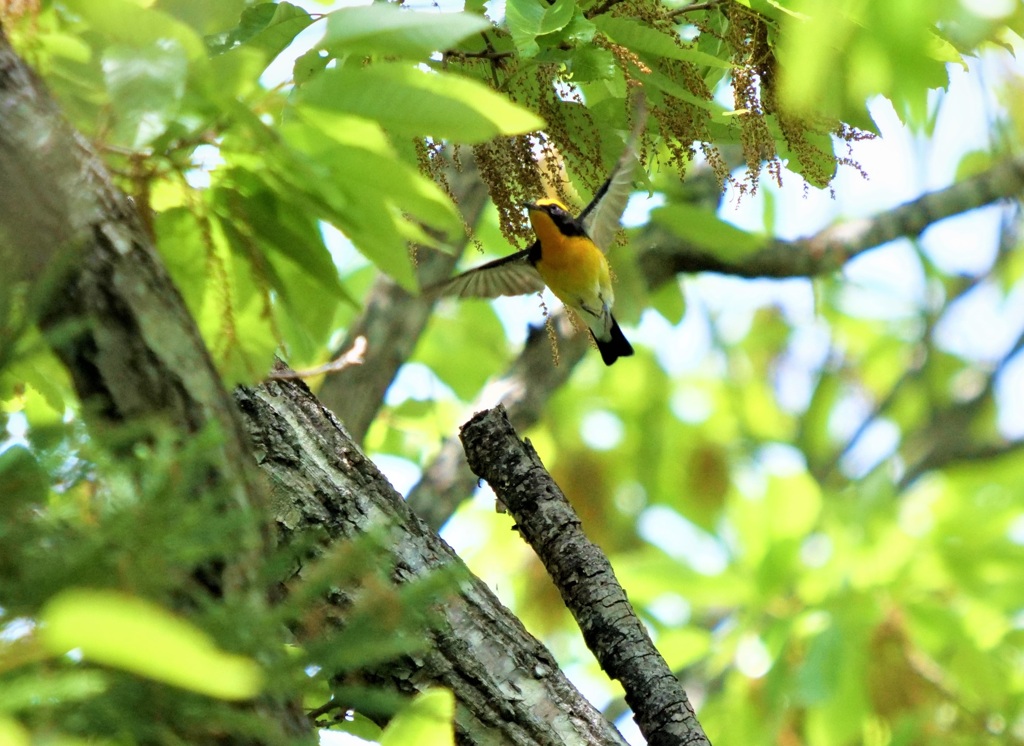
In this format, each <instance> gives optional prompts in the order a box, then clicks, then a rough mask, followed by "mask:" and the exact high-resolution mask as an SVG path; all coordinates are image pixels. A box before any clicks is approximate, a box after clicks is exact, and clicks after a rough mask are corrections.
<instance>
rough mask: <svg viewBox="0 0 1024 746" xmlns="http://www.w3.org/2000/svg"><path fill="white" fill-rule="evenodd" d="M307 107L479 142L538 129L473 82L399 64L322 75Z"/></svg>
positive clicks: (392, 128)
mask: <svg viewBox="0 0 1024 746" xmlns="http://www.w3.org/2000/svg"><path fill="white" fill-rule="evenodd" d="M300 100H301V101H303V102H304V103H305V104H307V105H310V106H316V107H320V108H324V109H327V110H330V111H342V112H347V113H349V114H355V115H357V116H361V117H366V118H369V119H375V120H377V121H378V122H380V124H381V126H382V127H384V129H385V130H387V131H388V132H393V133H395V134H397V135H405V136H423V135H427V136H430V137H439V138H445V139H450V140H454V141H457V142H469V143H475V142H482V141H484V140H487V139H489V138H491V137H494V136H495V135H502V134H504V135H512V134H519V133H523V132H530V131H532V130H536V129H539V128H540V127H542V126H543V121H542V120H541V119H540V118H538V117H537V116H536V115H535V114H532V113H531V112H529V111H527V110H526V109H523V108H522V107H520V106H517V105H516V104H513V103H511V102H510V101H509V100H508V98H506V97H505V96H501V95H499V94H497V93H495V92H494V91H492V90H491V89H489V88H487V87H486V86H484V85H483V84H482V83H478V82H476V81H475V80H470V79H469V78H464V77H462V76H459V75H455V74H452V73H444V72H428V71H425V70H421V69H419V68H417V67H412V66H408V65H403V64H399V63H379V64H376V65H370V66H369V67H366V68H354V67H350V66H346V67H344V68H341V69H334V70H326V71H325V72H324V74H323V75H321V76H319V77H317V78H315V79H314V80H313V81H311V82H310V83H309V84H307V85H306V86H305V87H304V88H303V89H302V91H301V93H300Z"/></svg>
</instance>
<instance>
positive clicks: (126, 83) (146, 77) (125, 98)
mask: <svg viewBox="0 0 1024 746" xmlns="http://www.w3.org/2000/svg"><path fill="white" fill-rule="evenodd" d="M102 64H103V75H104V78H105V79H106V82H107V88H108V89H109V90H110V100H111V104H112V106H113V108H114V111H115V112H116V114H117V117H118V118H117V121H116V127H115V138H116V139H117V140H118V141H119V142H121V143H122V144H124V145H126V146H128V147H129V148H133V149H134V148H141V147H143V146H145V145H148V144H149V143H150V142H152V141H153V140H155V139H156V138H157V137H159V136H160V135H162V134H163V133H164V132H165V131H166V130H167V127H168V125H169V124H170V122H171V121H172V119H173V118H174V116H175V115H176V114H177V113H178V107H179V105H180V103H181V99H182V97H183V96H184V95H185V77H186V75H187V74H188V58H187V56H186V52H185V50H184V48H183V47H182V46H181V44H179V43H178V42H177V41H175V40H174V39H166V40H161V41H160V42H158V43H156V44H153V45H146V46H135V45H128V44H117V45H112V46H109V47H107V48H106V49H105V50H104V52H103V62H102Z"/></svg>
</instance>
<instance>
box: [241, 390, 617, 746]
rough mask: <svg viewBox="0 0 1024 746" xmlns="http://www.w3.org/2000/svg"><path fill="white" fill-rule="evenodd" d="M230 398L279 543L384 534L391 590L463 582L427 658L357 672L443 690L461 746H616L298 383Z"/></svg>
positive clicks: (610, 732) (509, 617)
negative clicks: (455, 578) (443, 580)
mask: <svg viewBox="0 0 1024 746" xmlns="http://www.w3.org/2000/svg"><path fill="white" fill-rule="evenodd" d="M236 399H237V401H238V404H239V407H240V409H241V411H242V413H243V415H244V417H245V421H246V424H247V425H248V428H249V434H250V436H251V438H252V440H253V443H254V446H255V450H256V453H257V454H258V460H259V462H260V466H261V468H262V469H263V470H264V471H265V472H266V473H267V475H268V476H269V478H270V481H271V483H272V485H273V504H274V506H275V514H276V519H277V522H278V527H279V535H280V537H281V540H282V541H284V542H294V541H302V540H303V539H304V538H305V537H306V535H307V534H308V533H309V532H322V531H324V530H326V531H327V533H328V535H329V536H330V538H331V539H332V540H338V541H341V540H345V539H349V538H353V537H355V536H358V535H360V534H363V533H366V532H368V531H372V530H375V529H380V528H381V527H383V526H387V527H389V537H390V542H389V547H388V551H389V557H388V558H387V562H386V563H385V564H389V563H391V564H393V566H394V568H395V569H394V575H393V578H394V580H395V582H397V583H406V582H412V581H415V580H417V579H421V578H422V577H423V576H424V575H425V574H427V573H430V572H432V571H436V570H441V569H452V568H453V567H454V568H459V569H461V572H462V573H464V575H465V577H467V578H468V580H467V582H466V583H464V584H463V585H462V587H461V589H460V590H459V592H458V593H457V595H455V596H454V597H453V598H451V599H450V600H448V601H447V602H446V603H445V604H443V605H442V606H440V607H439V608H437V609H436V611H437V613H438V614H439V615H440V616H441V619H442V622H441V623H440V625H439V626H438V628H437V629H436V630H435V631H433V632H431V633H429V634H430V639H429V646H428V648H429V649H428V651H427V652H426V653H425V654H423V655H421V656H415V657H412V656H407V657H404V658H401V659H399V660H396V661H392V662H390V663H387V664H385V665H382V666H378V667H375V668H373V669H372V670H370V671H367V672H364V674H365V675H366V676H368V677H369V680H371V681H375V682H385V683H387V684H388V685H389V686H390V687H393V688H395V689H397V690H399V691H406V692H411V691H417V690H422V689H425V688H426V687H428V686H430V685H437V684H440V685H442V686H446V687H448V688H450V689H451V690H452V691H453V692H454V693H455V696H456V700H457V702H458V711H457V714H456V720H457V723H456V727H457V735H458V740H459V743H461V744H523V745H524V746H525V745H526V744H551V745H554V744H623V743H624V741H623V740H622V738H621V736H620V735H619V734H618V732H617V731H616V730H615V728H614V726H612V725H611V724H610V723H608V722H607V721H606V720H604V718H602V717H601V714H600V713H599V712H598V711H597V710H595V709H594V708H593V706H592V705H590V703H588V702H587V701H586V700H585V699H583V698H582V697H581V696H580V695H579V693H578V692H577V691H576V690H575V688H574V687H573V686H572V685H571V684H570V683H569V682H568V680H567V679H566V678H565V676H564V675H563V674H562V672H561V671H560V670H559V668H558V664H557V663H555V661H554V660H553V659H552V657H551V654H550V653H549V652H548V651H547V649H546V648H544V646H543V645H541V644H540V643H539V642H537V640H535V639H534V638H533V637H531V636H530V635H529V634H528V633H527V632H526V630H525V629H524V628H523V626H522V624H521V623H520V621H519V620H518V618H516V617H515V616H514V615H513V614H511V613H510V612H509V611H508V610H507V609H505V608H504V607H503V606H502V605H501V603H500V602H499V601H498V600H497V598H496V597H495V596H494V594H493V593H491V591H490V589H488V588H487V586H485V585H484V584H483V583H481V582H480V581H479V580H477V579H475V578H472V577H471V576H470V575H469V572H468V570H465V568H464V566H463V565H462V562H461V560H459V558H458V557H457V556H456V555H455V553H454V552H453V551H452V550H451V548H450V547H449V546H448V545H447V544H445V543H444V541H442V540H441V539H440V538H439V537H438V536H437V535H436V534H434V533H433V532H432V531H430V530H429V529H428V528H427V527H426V526H425V525H424V524H423V523H422V521H420V520H419V519H417V518H416V516H415V515H413V514H412V512H411V511H410V510H409V509H408V507H407V506H406V504H405V501H404V500H402V496H401V495H399V494H398V493H397V492H395V491H394V489H393V488H392V487H391V485H390V484H388V482H387V480H386V479H385V478H384V477H383V476H382V475H381V473H380V472H379V471H378V470H377V468H376V467H375V466H374V465H373V463H372V462H371V461H369V460H368V459H367V458H366V457H365V456H364V455H363V454H362V452H361V451H360V450H359V447H358V446H357V445H356V444H355V443H354V442H353V440H352V439H351V438H350V437H349V436H348V434H347V433H346V432H345V429H344V428H343V427H342V426H341V423H340V422H338V420H337V419H336V418H335V417H334V416H333V415H332V414H331V413H330V411H329V410H327V408H326V407H324V406H323V405H322V404H321V403H320V402H319V401H317V399H316V398H315V397H314V396H313V395H312V394H310V393H309V390H308V389H307V388H306V387H305V385H304V384H302V383H300V382H297V381H269V382H267V383H264V384H262V385H261V386H258V387H256V388H253V389H250V388H240V389H238V390H237V392H236Z"/></svg>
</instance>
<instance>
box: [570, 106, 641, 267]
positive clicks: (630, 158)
mask: <svg viewBox="0 0 1024 746" xmlns="http://www.w3.org/2000/svg"><path fill="white" fill-rule="evenodd" d="M646 124H647V107H646V105H645V103H644V97H643V94H639V95H638V97H637V103H636V111H635V112H634V113H633V131H632V132H630V135H629V140H627V141H626V148H625V150H623V151H622V155H621V156H619V160H618V161H617V162H616V164H615V168H613V169H612V172H611V175H609V176H608V179H607V180H606V181H605V182H604V184H602V185H601V188H600V189H598V190H597V193H596V194H595V195H594V199H592V200H591V201H590V204H589V205H587V206H586V208H584V210H583V212H581V213H580V216H579V221H580V222H581V223H582V225H583V230H584V231H586V234H587V235H588V236H589V237H590V240H592V241H593V242H594V243H595V244H597V247H598V248H599V249H601V251H603V252H605V253H607V252H608V249H609V248H610V247H611V245H612V243H613V242H614V241H615V235H616V234H617V233H618V232H619V228H620V223H619V221H620V220H621V219H622V212H623V211H624V210H625V209H626V203H627V202H628V201H629V195H630V194H631V193H632V191H633V174H634V173H635V172H636V164H637V157H636V143H637V140H638V139H639V137H640V134H641V133H642V132H643V131H644V127H645V126H646Z"/></svg>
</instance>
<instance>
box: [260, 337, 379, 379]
mask: <svg viewBox="0 0 1024 746" xmlns="http://www.w3.org/2000/svg"><path fill="white" fill-rule="evenodd" d="M364 354H366V337H362V336H359V337H356V338H355V340H354V341H353V342H352V346H351V347H350V348H348V350H346V351H345V352H343V353H342V354H341V355H339V356H338V357H336V358H334V360H332V361H331V362H329V363H324V364H323V365H318V366H317V367H315V368H308V369H306V370H288V369H286V370H281V371H277V370H274V371H271V372H270V373H268V374H267V380H270V381H292V380H294V379H296V378H312V377H313V376H319V375H321V374H322V373H337V372H338V371H340V370H344V369H345V368H348V367H349V366H351V365H362V364H363V362H364V360H363V355H364Z"/></svg>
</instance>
